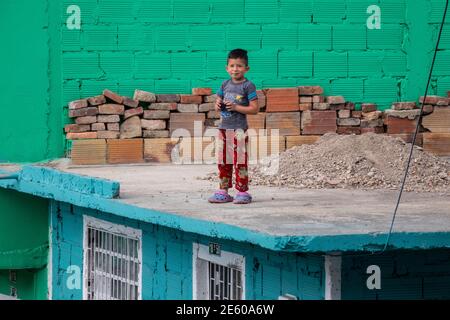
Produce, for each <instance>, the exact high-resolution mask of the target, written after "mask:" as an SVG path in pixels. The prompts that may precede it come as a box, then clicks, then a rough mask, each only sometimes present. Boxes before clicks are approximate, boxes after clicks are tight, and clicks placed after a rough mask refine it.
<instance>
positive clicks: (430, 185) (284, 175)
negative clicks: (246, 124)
mask: <svg viewBox="0 0 450 320" xmlns="http://www.w3.org/2000/svg"><path fill="white" fill-rule="evenodd" d="M410 147H411V144H407V143H405V142H404V141H403V140H401V139H400V138H393V137H391V136H388V135H380V134H373V133H367V134H363V135H337V134H333V133H330V134H325V135H323V136H322V137H321V138H320V139H319V140H318V141H317V142H316V143H315V144H310V145H301V146H295V147H293V148H291V149H288V150H287V151H285V152H283V153H281V154H280V155H279V157H277V156H272V157H270V158H268V159H267V161H266V162H265V163H264V164H258V165H256V166H255V167H253V168H250V177H251V184H252V185H266V186H287V187H295V188H313V189H319V188H358V189H398V188H399V186H400V183H401V181H402V179H403V175H404V172H405V171H404V170H405V167H406V163H407V159H408V155H409V152H410ZM269 167H270V168H271V170H268V168H269ZM274 168H276V169H277V170H273V169H274ZM268 172H270V174H268ZM404 190H405V191H417V192H441V193H450V162H449V161H447V160H445V159H443V158H439V157H436V156H434V155H431V154H429V153H427V152H425V151H423V149H422V148H420V147H417V146H415V147H414V151H413V158H412V161H411V166H410V169H409V174H408V178H407V180H406V184H405V189H404Z"/></svg>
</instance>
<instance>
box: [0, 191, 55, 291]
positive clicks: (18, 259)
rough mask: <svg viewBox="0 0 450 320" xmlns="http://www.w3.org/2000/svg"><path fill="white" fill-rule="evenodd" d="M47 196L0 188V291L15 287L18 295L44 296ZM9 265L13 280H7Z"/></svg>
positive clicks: (47, 225) (46, 251) (47, 231)
mask: <svg viewBox="0 0 450 320" xmlns="http://www.w3.org/2000/svg"><path fill="white" fill-rule="evenodd" d="M48 203H49V202H48V200H46V199H42V198H38V197H33V196H30V195H27V194H24V193H20V192H16V191H11V190H4V189H2V190H0V205H1V206H0V208H1V211H0V222H1V223H0V293H2V294H6V295H9V292H10V286H11V285H13V286H15V287H16V288H17V290H18V294H19V298H21V299H45V298H46V296H47V261H48V246H49V240H48V239H49V222H48ZM10 269H13V270H17V283H16V284H12V283H10V282H9V279H8V278H9V271H8V270H10Z"/></svg>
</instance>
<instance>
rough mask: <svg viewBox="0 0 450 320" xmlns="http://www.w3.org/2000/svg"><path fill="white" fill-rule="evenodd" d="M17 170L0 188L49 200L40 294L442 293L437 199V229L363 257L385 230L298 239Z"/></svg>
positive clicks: (445, 292) (449, 275)
mask: <svg viewBox="0 0 450 320" xmlns="http://www.w3.org/2000/svg"><path fill="white" fill-rule="evenodd" d="M145 170H150V169H149V168H147V169H145ZM177 170H178V169H177ZM182 170H184V169H182ZM69 171H70V170H69ZM17 174H18V178H17V180H15V179H10V180H2V181H0V187H3V188H7V189H13V190H16V191H18V192H21V193H26V194H30V195H32V196H33V197H38V198H45V199H48V203H49V207H48V214H49V222H50V233H49V242H50V253H49V265H48V286H49V292H50V297H49V298H51V299H69V300H70V299H229V300H234V299H300V300H307V299H449V298H450V241H449V239H450V237H449V236H450V228H449V227H448V226H450V224H449V221H448V220H449V218H448V217H447V216H448V212H447V215H445V210H446V209H445V208H441V209H439V206H442V205H441V203H438V204H437V205H438V207H430V210H434V211H433V212H435V213H436V215H439V216H440V215H441V214H442V213H444V216H443V217H442V219H443V220H440V224H441V226H440V227H439V228H438V229H433V228H434V227H433V228H431V227H430V224H428V225H423V230H426V229H428V230H427V231H421V232H420V231H417V230H416V232H405V231H404V230H402V229H401V228H399V230H398V231H397V232H394V233H393V235H392V239H391V241H390V244H389V246H388V250H387V251H386V252H384V253H382V254H373V253H374V250H375V252H376V251H377V250H379V249H380V248H381V247H382V246H383V243H384V241H385V239H386V233H383V232H380V233H372V232H368V233H359V234H357V233H352V232H343V230H339V231H338V232H336V233H335V234H333V235H330V234H327V232H318V233H315V234H314V235H306V234H307V233H308V232H307V230H308V228H311V227H306V228H305V229H302V228H303V227H302V225H305V224H308V222H307V220H299V221H297V224H298V228H299V229H302V230H301V232H300V233H299V232H296V231H295V230H294V229H293V230H291V232H290V233H288V234H284V235H281V234H280V233H279V232H269V233H266V232H261V231H260V230H258V227H257V226H256V224H255V225H249V226H248V227H242V226H239V225H238V223H235V222H233V221H231V220H229V221H227V222H224V223H220V222H214V221H211V219H205V218H199V217H191V216H188V215H185V214H182V213H181V214H174V213H171V212H170V211H171V210H167V211H162V210H159V209H158V210H156V209H149V208H148V207H145V206H142V205H133V204H130V203H129V202H128V201H127V200H126V199H127V198H129V199H130V200H132V199H133V197H131V198H130V196H126V194H127V192H129V191H130V190H129V188H128V187H126V188H122V186H121V184H119V183H118V182H114V181H111V180H105V179H101V178H94V177H92V176H88V175H80V174H77V173H74V172H68V171H67V170H61V171H60V170H55V169H50V168H46V167H37V166H24V167H22V168H21V170H20V171H18V172H17ZM125 185H126V184H125ZM189 188H192V186H189V185H188V189H189ZM121 191H122V192H125V196H124V197H123V198H122V196H120V192H121ZM176 201H177V200H174V202H176ZM148 202H149V203H150V201H148ZM149 205H150V206H151V203H150V204H149ZM436 208H437V209H436ZM184 210H185V211H187V210H188V208H187V207H186V209H184ZM297 210H298V208H297ZM213 211H214V210H213V208H211V212H213ZM311 212H312V211H311ZM416 213H417V212H414V211H413V212H411V214H416ZM271 217H272V218H273V215H272V214H267V213H265V214H264V219H270V218H271ZM242 218H243V219H244V218H245V217H244V216H243V217H242ZM276 219H277V220H279V218H276ZM286 219H287V218H286ZM414 219H415V218H414ZM279 221H280V220H279ZM424 221H425V220H424ZM325 222H326V221H325V219H323V221H318V222H317V224H321V223H325ZM280 223H281V221H280ZM374 223H375V222H374ZM337 228H338V229H339V226H337ZM341 229H342V228H341ZM433 230H434V231H433ZM303 233H304V234H305V235H302V234H303ZM374 248H376V249H374Z"/></svg>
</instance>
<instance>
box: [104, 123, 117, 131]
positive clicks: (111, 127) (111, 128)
mask: <svg viewBox="0 0 450 320" xmlns="http://www.w3.org/2000/svg"><path fill="white" fill-rule="evenodd" d="M106 127H107V128H108V130H109V131H120V124H119V123H118V122H115V123H107V124H106Z"/></svg>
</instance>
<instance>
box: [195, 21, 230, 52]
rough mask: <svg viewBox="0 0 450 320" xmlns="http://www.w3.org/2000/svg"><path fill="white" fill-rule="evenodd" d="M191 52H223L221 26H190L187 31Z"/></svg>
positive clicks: (223, 36)
mask: <svg viewBox="0 0 450 320" xmlns="http://www.w3.org/2000/svg"><path fill="white" fill-rule="evenodd" d="M189 36H190V49H191V50H210V51H214V50H216V51H218V50H225V42H224V41H223V39H225V29H224V28H223V26H214V25H206V26H195V25H194V26H191V27H190V29H189Z"/></svg>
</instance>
